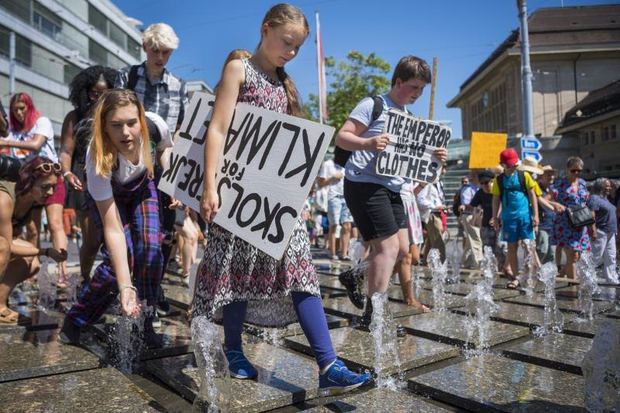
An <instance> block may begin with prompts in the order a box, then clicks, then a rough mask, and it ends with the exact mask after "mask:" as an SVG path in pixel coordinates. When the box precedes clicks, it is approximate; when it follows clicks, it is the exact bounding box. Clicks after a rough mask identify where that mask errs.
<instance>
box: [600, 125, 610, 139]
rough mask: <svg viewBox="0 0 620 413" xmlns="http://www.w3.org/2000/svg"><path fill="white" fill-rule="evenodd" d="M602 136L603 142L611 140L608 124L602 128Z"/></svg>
mask: <svg viewBox="0 0 620 413" xmlns="http://www.w3.org/2000/svg"><path fill="white" fill-rule="evenodd" d="M601 136H602V137H603V142H604V141H608V140H609V128H608V127H607V126H605V127H604V128H601Z"/></svg>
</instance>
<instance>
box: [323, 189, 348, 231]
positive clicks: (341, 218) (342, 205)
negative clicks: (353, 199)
mask: <svg viewBox="0 0 620 413" xmlns="http://www.w3.org/2000/svg"><path fill="white" fill-rule="evenodd" d="M327 220H328V221H329V226H330V227H332V226H334V225H342V224H345V223H347V222H353V217H352V216H351V212H350V211H349V208H348V207H347V203H346V202H345V200H344V196H342V195H341V196H337V197H334V198H330V199H329V200H328V201H327Z"/></svg>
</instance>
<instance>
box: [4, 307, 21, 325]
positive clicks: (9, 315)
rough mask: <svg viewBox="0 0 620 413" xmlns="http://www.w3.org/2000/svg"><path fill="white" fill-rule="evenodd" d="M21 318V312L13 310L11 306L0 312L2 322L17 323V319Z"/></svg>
mask: <svg viewBox="0 0 620 413" xmlns="http://www.w3.org/2000/svg"><path fill="white" fill-rule="evenodd" d="M18 319H19V313H17V312H15V311H13V310H11V309H10V308H8V307H7V308H5V309H4V310H3V311H2V312H0V324H17V320H18Z"/></svg>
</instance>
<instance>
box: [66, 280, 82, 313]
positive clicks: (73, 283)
mask: <svg viewBox="0 0 620 413" xmlns="http://www.w3.org/2000/svg"><path fill="white" fill-rule="evenodd" d="M79 283H80V281H79V275H78V273H76V272H73V273H71V275H70V276H69V278H68V279H67V308H70V307H71V306H72V305H73V304H74V303H75V302H76V301H77V296H78V290H79Z"/></svg>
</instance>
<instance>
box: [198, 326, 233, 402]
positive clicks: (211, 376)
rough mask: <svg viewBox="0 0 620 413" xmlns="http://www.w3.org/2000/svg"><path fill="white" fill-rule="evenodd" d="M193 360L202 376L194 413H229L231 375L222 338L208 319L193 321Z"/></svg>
mask: <svg viewBox="0 0 620 413" xmlns="http://www.w3.org/2000/svg"><path fill="white" fill-rule="evenodd" d="M191 331H192V341H193V342H194V356H195V358H196V364H197V365H198V370H199V372H200V387H199V391H198V394H197V395H196V398H195V399H194V410H195V411H201V412H209V413H215V412H227V411H229V410H230V399H231V391H230V385H231V382H230V372H229V370H228V360H227V359H226V355H225V354H224V350H223V348H222V343H221V341H220V334H219V331H218V329H217V327H216V325H215V324H213V323H212V322H211V321H209V319H208V318H207V317H205V316H198V317H196V318H194V319H193V320H192V326H191Z"/></svg>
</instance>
